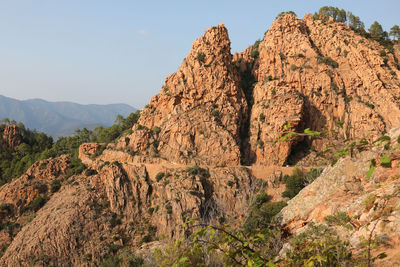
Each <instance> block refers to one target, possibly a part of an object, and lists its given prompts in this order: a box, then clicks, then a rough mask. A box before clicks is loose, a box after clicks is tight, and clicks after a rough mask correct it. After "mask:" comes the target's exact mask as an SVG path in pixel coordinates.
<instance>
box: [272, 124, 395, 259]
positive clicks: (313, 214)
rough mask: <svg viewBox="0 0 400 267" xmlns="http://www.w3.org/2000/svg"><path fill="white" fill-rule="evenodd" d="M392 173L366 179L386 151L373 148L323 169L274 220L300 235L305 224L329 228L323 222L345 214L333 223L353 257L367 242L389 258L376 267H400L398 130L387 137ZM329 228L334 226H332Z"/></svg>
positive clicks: (377, 172)
mask: <svg viewBox="0 0 400 267" xmlns="http://www.w3.org/2000/svg"><path fill="white" fill-rule="evenodd" d="M390 136H391V139H392V140H393V141H392V146H393V147H395V149H394V150H392V151H391V152H390V153H389V157H390V159H391V168H384V167H381V166H380V167H377V168H376V169H375V171H374V173H373V174H372V176H371V177H370V178H368V177H367V175H366V174H367V172H368V170H369V168H370V161H371V159H375V160H376V161H377V162H378V161H379V159H380V157H381V155H382V154H384V153H387V151H385V150H383V149H382V148H381V149H379V148H375V149H373V150H370V151H366V152H363V153H362V154H361V155H360V156H359V157H356V158H344V159H341V160H339V162H338V163H336V165H335V166H333V167H327V168H326V169H325V170H324V172H323V173H322V174H321V176H320V177H318V178H317V179H316V180H315V181H314V182H313V183H312V184H310V185H309V186H307V187H306V188H304V189H303V190H302V191H301V192H300V193H299V194H298V195H297V196H295V197H294V198H293V199H291V200H290V201H289V202H288V206H286V207H285V208H283V210H282V211H281V213H280V214H279V215H278V218H279V220H280V222H281V223H282V224H283V225H285V227H286V228H287V229H288V230H289V231H290V232H291V233H299V232H304V231H305V230H306V229H307V227H308V224H309V223H310V222H313V223H317V224H327V223H328V224H329V220H327V218H329V217H331V218H332V217H333V216H336V218H339V216H338V214H344V215H342V216H341V217H340V218H341V219H340V220H336V223H330V224H331V226H332V227H334V228H336V230H337V232H338V233H339V234H340V236H341V238H342V239H344V240H349V241H350V244H351V246H352V247H353V248H354V249H355V251H359V250H361V248H362V245H363V244H362V243H363V242H364V243H365V240H368V238H369V237H370V236H371V238H372V240H374V241H373V242H377V244H378V247H380V248H378V249H376V250H374V252H375V253H374V254H375V255H376V254H377V253H378V252H385V253H386V254H387V255H388V257H387V258H385V259H384V260H382V261H379V262H378V263H377V266H398V265H400V254H399V253H398V249H399V246H400V242H399V241H400V220H399V216H400V164H399V163H400V142H399V143H398V142H397V141H395V140H396V139H397V138H398V136H400V127H399V128H395V129H394V130H393V131H392V132H390ZM332 224H333V225H332Z"/></svg>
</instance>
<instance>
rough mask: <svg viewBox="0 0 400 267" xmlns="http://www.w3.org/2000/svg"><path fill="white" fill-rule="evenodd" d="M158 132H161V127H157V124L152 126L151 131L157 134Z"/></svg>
mask: <svg viewBox="0 0 400 267" xmlns="http://www.w3.org/2000/svg"><path fill="white" fill-rule="evenodd" d="M160 132H161V128H160V127H158V126H154V127H153V133H155V134H159V133H160Z"/></svg>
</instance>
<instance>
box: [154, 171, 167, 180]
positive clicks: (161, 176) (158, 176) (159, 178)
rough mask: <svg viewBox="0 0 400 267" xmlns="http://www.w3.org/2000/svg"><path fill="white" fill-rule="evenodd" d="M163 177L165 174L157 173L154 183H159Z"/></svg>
mask: <svg viewBox="0 0 400 267" xmlns="http://www.w3.org/2000/svg"><path fill="white" fill-rule="evenodd" d="M164 176H165V173H163V172H159V173H157V175H156V181H157V182H159V181H160V180H161V179H162V178H164Z"/></svg>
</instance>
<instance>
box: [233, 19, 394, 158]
mask: <svg viewBox="0 0 400 267" xmlns="http://www.w3.org/2000/svg"><path fill="white" fill-rule="evenodd" d="M258 51H259V56H258V58H257V59H256V60H255V62H253V63H252V65H253V67H252V72H253V74H254V76H255V77H256V81H257V83H256V85H255V87H254V93H253V96H254V105H253V107H252V112H251V115H250V129H251V130H250V136H251V138H250V144H251V151H252V152H253V154H255V155H256V158H255V162H256V163H260V164H276V163H278V164H279V163H283V162H285V160H286V158H287V156H288V155H289V153H290V150H291V148H292V147H290V148H287V149H285V152H281V153H280V154H279V153H275V154H271V153H269V152H270V150H271V149H273V148H271V145H270V144H271V140H274V138H276V136H277V133H278V134H279V130H281V131H282V126H283V125H284V124H285V122H291V123H292V125H293V126H294V127H295V128H296V129H297V130H300V131H301V130H303V129H304V128H310V129H312V130H317V131H329V130H337V131H339V134H340V136H341V137H342V138H343V139H347V138H352V139H360V138H363V137H367V138H369V139H373V138H376V137H377V136H380V135H381V134H382V133H385V132H386V131H388V130H389V129H391V128H393V127H395V126H398V125H399V124H400V102H399V100H400V81H399V77H400V71H399V69H398V63H396V60H395V58H394V56H393V54H391V53H389V51H388V50H386V49H384V47H382V46H381V45H379V44H378V43H377V42H375V41H372V40H369V39H366V38H364V37H362V36H359V35H357V34H356V33H355V32H354V31H352V30H351V29H350V28H349V27H348V26H347V25H345V24H343V23H334V22H328V23H324V22H322V21H319V20H313V18H312V16H311V15H306V16H305V17H304V18H303V19H302V20H299V19H297V18H296V17H295V16H294V15H284V16H281V17H280V18H278V19H277V20H276V21H275V22H274V23H273V25H272V26H271V28H270V29H269V30H268V32H267V33H266V35H265V36H264V39H263V40H262V41H261V42H260V43H259V45H258ZM243 54H244V56H243V57H240V56H238V57H237V58H238V59H239V58H242V59H243V60H244V61H246V59H248V56H247V55H246V51H245V53H243ZM287 88H291V89H292V90H295V91H297V92H298V94H300V96H301V97H300V98H301V100H298V101H297V102H298V103H293V101H292V102H288V103H290V105H287V102H286V99H284V98H283V99H279V96H280V95H282V94H283V95H285V96H287V95H288V93H286V92H285V90H287ZM268 95H276V96H273V98H272V99H266V96H268ZM274 98H275V99H276V100H275V102H272V100H273V99H274ZM300 103H302V104H300ZM301 105H303V108H301ZM276 106H278V107H276ZM287 106H289V109H291V110H290V111H288V110H285V108H286V109H288V108H287ZM272 108H275V109H276V110H277V111H278V112H275V113H274V112H271V109H272ZM279 109H282V110H279ZM261 114H263V115H266V116H261ZM260 116H261V117H260ZM261 118H263V119H261ZM338 124H342V125H343V127H342V128H341V127H338ZM260 141H263V142H264V144H267V145H266V146H265V145H264V146H263V147H262V146H259V145H258V144H259V143H260ZM309 145H311V144H309ZM312 146H313V147H314V148H316V149H317V150H322V149H323V148H324V142H314V144H312ZM281 151H282V150H281Z"/></svg>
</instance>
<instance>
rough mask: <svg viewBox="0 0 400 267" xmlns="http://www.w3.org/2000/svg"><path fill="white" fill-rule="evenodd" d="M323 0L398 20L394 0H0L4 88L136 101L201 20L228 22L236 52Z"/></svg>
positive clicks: (368, 20)
mask: <svg viewBox="0 0 400 267" xmlns="http://www.w3.org/2000/svg"><path fill="white" fill-rule="evenodd" d="M325 5H329V6H337V7H339V8H343V9H345V10H348V11H351V12H353V13H354V14H355V15H357V16H359V17H360V18H361V20H362V21H363V22H364V23H365V26H366V28H367V29H368V28H369V26H370V25H371V24H372V23H373V22H374V21H375V20H377V21H378V22H379V23H381V24H382V26H383V28H384V29H385V30H386V31H389V30H390V28H391V27H392V26H393V25H395V24H398V25H400V16H399V10H400V1H399V0H380V1H376V0H364V1H360V0H351V1H348V0H347V1H342V0H337V1H333V0H330V1H314V0H307V1H298V0H281V1H269V0H264V1H252V0H248V1H237V0H213V1H211V0H203V1H192V0H182V1H174V0H170V1H165V0H159V1H143V0H141V1H136V0H107V1H106V0H0V95H4V96H7V97H12V98H17V99H21V100H25V99H31V98H42V99H45V100H48V101H72V102H77V103H80V104H113V103H126V104H129V105H132V106H134V107H136V108H142V107H143V106H144V105H146V104H147V103H148V102H149V100H150V98H151V97H152V96H153V95H155V94H157V93H158V92H159V91H160V89H161V86H162V84H163V83H164V81H165V79H166V77H167V76H168V75H169V74H171V73H174V72H175V71H176V70H177V69H178V67H179V66H180V65H181V63H182V60H183V59H184V58H185V57H186V55H187V53H188V52H189V51H190V49H191V47H192V43H193V41H194V40H195V39H196V38H198V37H200V36H201V35H203V33H204V31H205V30H206V29H207V28H209V27H211V26H214V25H217V24H219V23H223V24H225V26H226V27H227V28H228V31H229V35H230V39H231V44H232V45H231V48H232V51H231V52H232V53H234V52H236V51H237V52H240V51H243V50H244V49H245V48H246V47H248V46H249V45H251V44H252V43H254V41H255V40H257V39H259V38H262V37H263V35H264V32H265V31H267V30H268V28H269V27H270V26H271V24H272V22H273V20H274V19H275V17H276V16H277V14H278V13H280V12H281V11H289V10H293V11H295V12H296V14H297V16H298V17H299V18H302V17H303V16H304V14H307V13H314V12H315V11H317V10H318V9H319V8H320V7H322V6H325Z"/></svg>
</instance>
